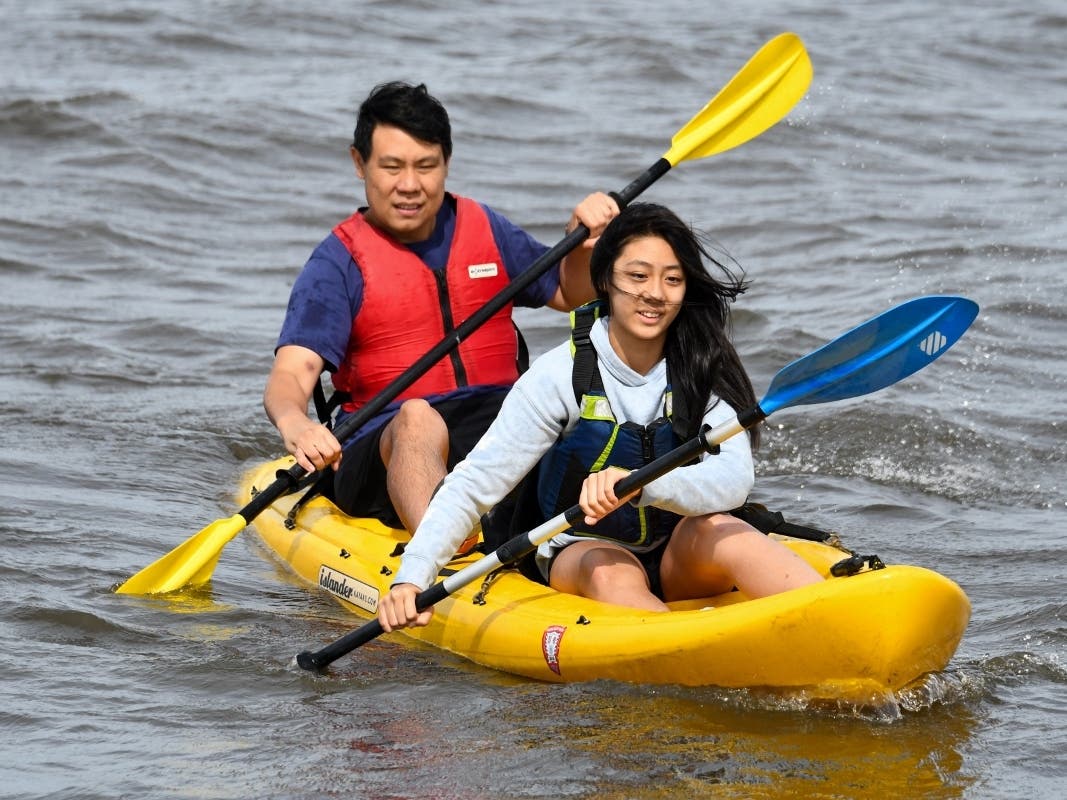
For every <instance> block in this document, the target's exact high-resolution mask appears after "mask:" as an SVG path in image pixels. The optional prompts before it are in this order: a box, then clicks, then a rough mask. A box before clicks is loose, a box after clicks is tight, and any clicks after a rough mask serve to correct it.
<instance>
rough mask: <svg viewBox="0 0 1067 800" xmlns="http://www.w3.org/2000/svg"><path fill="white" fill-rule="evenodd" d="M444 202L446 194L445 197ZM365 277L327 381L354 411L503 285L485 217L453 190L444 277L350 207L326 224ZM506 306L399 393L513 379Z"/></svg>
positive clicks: (514, 346)
mask: <svg viewBox="0 0 1067 800" xmlns="http://www.w3.org/2000/svg"><path fill="white" fill-rule="evenodd" d="M446 202H447V200H446ZM333 232H334V234H335V235H336V236H337V238H338V239H340V240H341V242H342V243H344V245H345V247H346V248H348V251H349V252H350V253H351V254H352V258H353V259H355V262H356V264H357V265H358V266H359V270H360V272H361V273H362V275H363V303H362V305H361V306H360V309H359V313H358V314H356V318H355V319H354V320H353V321H352V333H351V337H350V338H349V345H348V352H347V353H346V354H345V359H344V362H343V363H342V364H341V365H340V367H339V368H338V370H337V372H336V373H334V375H333V385H334V387H335V388H336V389H338V390H340V391H345V392H348V393H350V394H351V396H352V398H351V400H350V401H349V402H347V403H345V405H344V409H345V410H346V411H354V410H355V409H357V408H359V407H360V406H362V405H364V404H365V403H367V402H368V401H369V400H370V399H371V398H372V397H374V396H375V395H376V394H378V393H379V392H380V391H381V390H382V389H384V388H385V387H386V386H388V385H389V384H390V383H391V382H392V381H393V380H395V379H396V378H397V377H398V376H399V375H400V374H401V373H402V372H404V370H406V369H407V368H408V367H410V366H411V365H412V364H413V363H415V362H416V361H417V360H418V359H419V358H420V357H422V356H423V355H425V354H426V353H427V352H428V351H429V350H430V349H431V348H433V347H434V345H436V344H438V343H440V342H441V341H442V340H443V339H444V338H445V336H446V335H447V334H448V333H451V332H452V331H453V330H455V328H456V327H457V326H458V325H460V324H461V323H462V322H463V321H464V320H466V319H467V318H468V317H469V316H471V315H472V314H473V313H474V312H475V311H477V310H478V309H479V308H481V307H482V306H484V305H485V304H486V303H487V302H488V301H489V300H490V299H491V298H493V297H494V296H495V295H496V294H497V293H498V292H500V291H501V290H502V289H503V288H504V287H505V286H506V285H507V284H508V274H507V270H506V269H505V268H504V260H503V258H501V256H500V252H499V251H498V250H497V246H496V242H495V241H494V239H493V231H492V229H491V227H490V225H489V217H488V215H487V214H486V213H485V210H484V209H483V208H482V207H481V206H480V205H478V203H476V202H474V201H473V200H469V199H467V198H464V197H456V228H455V232H454V234H453V237H452V247H451V249H450V251H449V256H448V263H447V265H446V267H445V269H444V272H443V274H439V273H435V272H434V271H433V270H432V269H430V268H429V267H428V266H426V264H425V263H423V261H422V260H421V259H420V258H419V257H418V256H417V255H415V254H414V253H413V252H412V251H411V250H409V249H408V248H407V247H405V246H404V245H402V244H400V243H399V242H396V241H395V240H394V239H392V238H391V237H389V236H388V235H386V234H384V233H383V232H381V231H380V230H378V229H377V228H375V227H374V226H373V225H371V224H370V223H368V222H367V221H366V220H365V219H364V218H363V215H362V214H360V213H358V212H357V213H355V214H353V215H352V216H351V217H349V218H348V219H347V220H345V221H344V222H342V223H341V224H340V225H338V226H337V227H335V228H334V230H333ZM511 306H512V304H511V303H508V304H507V305H506V306H504V308H502V309H501V310H500V311H498V312H497V313H496V314H495V315H493V316H492V317H491V318H490V319H489V320H488V321H487V322H486V323H485V324H484V325H482V326H481V327H480V328H478V330H476V331H475V332H474V333H472V334H471V335H470V336H468V337H467V339H465V340H464V341H463V342H461V343H460V345H459V347H458V348H457V349H456V350H453V351H452V353H451V355H449V356H446V357H444V358H442V359H441V360H440V361H438V362H437V363H436V364H434V365H433V366H432V367H431V368H430V369H429V370H428V371H427V372H426V373H425V374H424V375H423V376H422V377H420V378H419V379H418V380H417V381H415V383H413V384H412V385H411V386H409V387H408V388H407V389H406V390H404V391H403V392H402V393H401V394H400V395H398V398H397V399H400V400H405V399H409V398H413V397H426V396H428V395H432V394H441V393H444V392H449V391H452V390H454V389H457V388H459V387H460V386H477V385H484V384H489V385H505V386H510V385H511V384H512V383H514V382H515V380H516V379H517V378H518V377H519V372H518V368H517V366H516V357H517V350H518V345H517V342H516V338H515V330H514V328H513V326H512V323H511Z"/></svg>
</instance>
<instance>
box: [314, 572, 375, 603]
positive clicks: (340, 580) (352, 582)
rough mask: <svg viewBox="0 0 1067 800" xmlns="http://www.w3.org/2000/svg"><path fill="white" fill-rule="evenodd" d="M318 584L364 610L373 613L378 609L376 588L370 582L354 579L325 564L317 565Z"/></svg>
mask: <svg viewBox="0 0 1067 800" xmlns="http://www.w3.org/2000/svg"><path fill="white" fill-rule="evenodd" d="M319 586H321V587H322V588H323V589H325V590H326V591H327V592H329V593H330V594H332V595H335V596H336V597H340V598H341V599H342V600H345V601H347V602H349V603H351V604H352V605H354V606H359V607H360V608H362V609H363V610H364V611H367V612H370V613H371V614H374V613H375V612H376V611H377V610H378V590H377V589H375V588H374V587H373V586H371V585H370V584H367V583H364V582H363V581H359V580H356V579H355V578H353V577H352V576H351V575H345V574H344V573H343V572H338V571H337V570H335V569H330V568H329V567H327V566H326V565H325V564H322V565H321V566H320V567H319Z"/></svg>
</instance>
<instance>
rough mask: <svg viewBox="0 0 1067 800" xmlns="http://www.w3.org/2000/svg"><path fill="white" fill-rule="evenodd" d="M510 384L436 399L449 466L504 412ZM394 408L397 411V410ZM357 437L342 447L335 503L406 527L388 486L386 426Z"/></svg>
mask: <svg viewBox="0 0 1067 800" xmlns="http://www.w3.org/2000/svg"><path fill="white" fill-rule="evenodd" d="M507 393H508V388H507V387H500V388H499V389H492V390H489V391H487V392H486V393H485V394H477V395H473V396H468V397H463V398H457V399H447V398H446V399H444V400H441V401H437V402H432V403H431V404H430V405H431V406H433V408H434V410H436V411H437V413H438V414H440V415H441V417H442V419H444V421H445V425H446V426H447V427H448V463H447V468H448V471H449V472H451V471H452V469H453V467H455V466H456V464H458V463H459V462H460V461H462V460H463V459H464V458H466V457H467V453H469V452H470V451H471V450H472V449H473V448H474V445H476V444H477V443H478V440H479V439H481V438H482V435H483V434H484V433H485V432H486V430H488V428H489V426H490V425H491V424H492V422H493V420H494V419H496V415H497V413H498V412H499V411H500V405H501V403H503V402H504V398H505V397H506V396H507ZM394 413H395V412H394ZM386 424H387V423H382V424H381V425H380V426H379V427H378V429H377V430H376V431H375V432H374V433H371V434H368V435H367V436H363V437H361V438H359V439H357V440H356V441H355V442H353V443H352V444H350V445H348V446H347V447H345V449H344V457H343V458H342V459H341V466H340V468H339V469H338V470H337V472H336V474H335V476H334V480H333V492H332V499H333V501H334V503H336V504H337V507H338V508H340V509H341V510H342V511H344V512H345V513H346V514H349V515H351V516H355V517H373V518H375V519H377V520H379V521H381V522H382V523H383V524H384V525H388V526H390V527H393V528H399V527H402V523H401V522H400V518H399V517H398V516H397V514H396V509H395V508H393V503H392V501H391V500H390V499H389V493H388V492H387V491H386V486H385V464H384V463H382V454H381V447H380V443H381V439H382V431H384V430H385V425H386Z"/></svg>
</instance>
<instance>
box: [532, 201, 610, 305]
mask: <svg viewBox="0 0 1067 800" xmlns="http://www.w3.org/2000/svg"><path fill="white" fill-rule="evenodd" d="M618 215H619V206H618V204H617V203H616V202H615V200H614V199H612V198H611V197H610V196H609V195H606V194H604V193H603V192H594V193H593V194H591V195H589V196H588V197H586V198H585V199H584V200H582V202H580V203H579V204H578V205H577V206H576V207H575V209H574V213H572V214H571V218H570V220H569V221H568V222H567V227H566V231H567V233H570V232H571V231H573V230H574V229H575V228H577V227H578V225H579V224H582V225H585V226H586V227H587V228H589V238H588V239H586V240H585V241H584V242H582V244H581V245H580V246H579V247H576V248H575V249H574V250H572V251H571V252H570V253H568V254H567V255H566V256H565V257H564V258H563V261H561V262H560V265H559V287H558V288H557V289H556V293H555V294H554V295H553V296H552V299H551V300H549V301H548V303H546V305H547V306H549V308H554V309H556V310H557V311H570V310H571V309H572V308H577V307H578V306H580V305H582V304H583V303H588V302H589V301H590V300H592V299H593V298H595V297H596V290H595V289H594V288H593V283H592V281H591V280H590V279H589V259H590V257H591V256H592V254H593V245H595V244H596V240H597V238H598V237H599V236H600V234H601V233H603V232H604V228H605V227H606V226H607V224H608V223H609V222H611V221H612V220H613V219H615V217H617V216H618Z"/></svg>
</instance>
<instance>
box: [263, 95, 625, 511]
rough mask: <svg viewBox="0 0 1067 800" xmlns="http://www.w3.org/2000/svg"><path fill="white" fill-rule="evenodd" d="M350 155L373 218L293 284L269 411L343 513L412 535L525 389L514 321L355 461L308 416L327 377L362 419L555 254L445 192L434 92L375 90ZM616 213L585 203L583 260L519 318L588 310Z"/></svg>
mask: <svg viewBox="0 0 1067 800" xmlns="http://www.w3.org/2000/svg"><path fill="white" fill-rule="evenodd" d="M350 152H351V157H352V161H353V163H354V164H355V168H356V174H357V175H358V176H359V178H360V179H361V180H362V181H363V182H364V188H365V193H366V200H367V206H366V207H365V208H362V209H360V210H359V211H358V212H357V213H355V214H353V215H352V216H351V217H349V218H348V219H347V220H345V221H344V222H342V223H341V224H339V225H338V226H337V227H335V228H334V230H333V232H332V233H331V234H330V235H329V236H327V237H326V239H325V240H323V242H322V243H321V244H319V246H318V248H316V250H315V251H314V252H313V253H312V255H311V258H310V259H309V260H308V262H307V264H306V265H305V266H304V269H303V271H302V272H301V274H300V276H299V277H298V278H297V281H296V283H295V284H294V286H293V289H292V293H291V295H290V298H289V306H288V310H287V312H286V317H285V322H284V324H283V326H282V331H281V335H280V336H279V339H278V345H277V349H276V351H275V359H274V365H273V367H272V369H271V372H270V375H269V377H268V379H267V385H266V388H265V390H264V393H263V405H264V408H265V410H266V412H267V416H268V417H269V418H270V420H271V422H273V423H274V425H275V427H276V428H277V429H278V432H279V433H280V435H281V437H282V441H283V442H284V443H285V447H286V449H287V450H288V451H289V452H290V453H291V454H293V456H295V457H296V459H297V461H298V462H299V463H300V465H301V466H302V467H303V468H304V469H305V470H308V471H309V472H311V471H314V470H321V469H325V468H326V467H327V466H331V465H332V466H333V468H334V469H335V476H334V481H333V497H334V500H335V501H336V502H337V504H338V506H339V507H340V508H341V509H342V510H343V511H345V512H346V513H350V514H354V515H359V516H371V517H376V518H378V519H380V520H381V521H382V522H384V523H386V524H389V525H393V526H403V527H405V528H407V529H408V530H410V531H414V530H415V528H417V527H418V524H419V522H420V521H421V520H422V516H423V513H424V512H425V510H426V507H427V505H428V504H429V501H430V496H431V495H432V493H433V491H434V489H435V488H436V487H437V485H438V484H439V483H440V481H441V480H442V479H443V478H444V476H445V474H446V473H447V471H448V470H449V469H451V468H452V467H453V466H455V464H457V463H459V461H461V460H463V458H464V457H465V456H466V454H467V452H468V451H469V450H470V449H471V448H472V447H473V446H474V445H475V444H476V443H477V441H478V439H479V438H480V437H481V435H482V434H483V433H484V432H485V430H486V429H487V428H488V427H489V424H490V423H491V422H492V420H493V418H494V417H495V416H496V412H497V410H498V409H499V407H500V403H501V402H502V401H503V398H504V395H505V394H506V392H507V389H508V387H509V386H510V385H511V384H512V383H513V382H514V380H515V379H516V378H517V377H518V369H517V366H516V359H517V353H518V348H517V342H516V335H515V332H514V329H513V326H512V323H511V308H510V306H508V307H505V308H504V309H502V310H501V311H500V312H498V313H497V314H496V315H495V316H494V317H493V318H492V319H490V320H489V321H487V322H486V323H485V325H483V326H482V327H481V328H479V330H478V331H476V332H475V333H473V334H472V335H471V336H470V337H469V338H468V339H467V340H465V341H464V342H463V343H462V344H461V345H460V346H459V347H458V348H457V349H456V350H454V351H453V353H452V354H451V356H450V357H446V358H444V359H442V360H441V361H440V362H438V364H436V365H435V366H434V367H432V368H431V369H430V370H429V371H428V372H427V373H426V374H425V375H424V376H423V377H422V378H420V379H419V380H418V381H416V382H415V383H414V384H413V385H412V386H411V387H409V388H408V389H407V390H405V392H403V393H402V394H401V395H400V397H399V399H398V401H397V402H395V403H393V404H391V405H390V406H389V407H388V408H387V409H386V410H385V411H384V412H383V413H382V414H380V415H379V416H378V417H376V418H374V419H373V420H371V421H370V422H368V423H367V424H366V425H365V426H363V428H362V429H361V430H360V431H358V432H357V433H356V434H355V435H354V436H353V437H352V439H350V440H349V441H348V442H346V443H345V446H344V452H343V458H342V447H341V444H340V443H339V442H338V441H337V439H336V438H335V437H334V436H333V434H332V433H331V432H330V430H329V428H327V427H326V426H324V425H323V424H321V423H320V422H318V421H316V420H313V419H311V418H310V417H309V416H308V413H307V409H308V403H309V400H310V398H311V397H312V394H313V391H314V389H315V387H316V385H317V384H318V382H319V375H320V374H321V373H322V371H323V370H329V371H330V372H331V375H332V381H333V384H334V387H335V388H336V389H338V390H340V391H343V392H346V393H348V394H349V395H350V398H349V400H348V401H347V402H346V403H345V404H344V405H343V406H342V413H351V412H352V411H355V410H356V409H357V408H359V406H361V405H363V404H365V403H367V402H368V401H369V400H370V399H371V398H372V397H374V396H375V395H376V394H377V393H378V392H379V391H381V390H382V389H384V388H385V387H387V386H388V385H389V384H390V383H391V382H392V380H393V379H394V378H396V377H397V376H399V375H400V374H401V373H402V372H403V371H404V370H405V369H406V368H407V367H409V366H410V365H411V364H412V363H414V362H415V361H416V360H417V359H418V358H419V357H420V356H422V355H423V354H424V353H426V352H427V351H429V350H430V349H431V348H432V347H433V346H434V345H436V344H437V343H438V342H440V341H441V340H442V339H444V337H445V335H446V334H447V333H448V332H450V331H451V330H453V329H454V328H455V327H456V326H458V325H459V324H460V323H462V322H463V321H464V320H465V319H466V318H467V317H469V316H471V314H472V313H473V312H474V311H476V310H477V309H478V308H480V307H482V306H483V305H484V304H485V303H486V302H487V301H488V300H489V299H491V298H492V297H493V296H495V295H496V294H497V293H498V292H499V291H500V290H501V289H502V288H503V287H504V286H506V285H507V283H508V281H509V279H510V278H513V277H514V276H516V275H518V274H519V273H521V272H522V271H523V270H524V269H525V268H526V267H527V266H529V265H530V264H531V263H532V262H533V261H534V260H535V259H536V258H538V257H539V256H541V255H542V254H543V253H544V252H545V251H546V250H547V248H546V247H545V246H544V245H542V244H539V243H538V242H536V241H535V240H534V239H533V238H532V237H530V236H529V235H528V234H527V233H525V232H524V231H523V230H522V229H520V228H518V227H517V226H515V225H513V224H512V223H511V222H509V221H508V220H507V219H506V218H504V217H503V216H502V215H500V214H498V213H497V212H495V211H493V210H492V209H489V208H488V207H486V206H483V205H481V204H479V203H475V202H474V201H472V200H468V199H466V198H462V197H457V196H454V195H452V194H449V193H448V192H446V191H445V179H446V177H447V175H448V163H449V159H450V157H451V155H452V138H451V127H450V124H449V119H448V114H447V112H446V111H445V109H444V107H443V106H442V105H441V104H440V103H439V102H438V101H437V100H436V99H435V98H434V97H432V96H431V95H430V94H429V93H428V92H427V90H426V87H425V85H419V86H412V85H409V84H405V83H400V82H395V83H388V84H382V85H380V86H378V87H376V88H375V89H374V90H373V91H372V92H371V94H370V95H369V96H368V98H367V99H366V100H365V101H364V102H363V104H362V105H361V106H360V110H359V115H358V119H357V123H356V129H355V135H354V140H353V144H352V146H351V148H350ZM618 211H619V209H618V206H617V205H616V203H615V201H614V200H612V199H611V198H610V197H608V196H607V195H605V194H602V193H595V194H592V195H590V196H589V197H587V198H586V199H585V200H583V201H582V202H581V203H580V204H579V205H578V206H577V207H576V208H575V210H574V212H573V214H572V216H571V219H570V221H569V222H568V223H567V229H568V230H573V229H574V227H575V226H577V225H578V224H584V225H585V226H586V227H588V228H589V230H590V232H591V235H590V240H589V241H588V242H587V243H586V246H583V247H581V248H578V249H577V250H575V251H573V252H572V253H571V254H570V255H569V256H567V257H566V258H565V259H563V262H562V263H561V264H560V265H559V266H558V267H555V268H553V269H551V270H549V271H548V272H547V273H546V274H545V275H543V276H542V277H541V278H540V279H539V280H538V281H536V282H534V283H533V284H532V285H531V286H530V287H528V288H527V289H525V290H524V291H523V292H522V293H521V294H520V295H519V296H518V297H516V298H515V301H514V302H515V303H516V304H518V305H522V306H529V307H538V306H542V305H548V306H550V307H552V308H555V309H558V310H561V311H566V310H570V309H571V308H574V307H576V306H578V305H581V304H582V303H584V302H587V301H588V300H591V299H592V298H593V297H594V291H593V287H592V285H591V283H590V281H589V254H590V248H591V242H592V241H593V240H595V238H596V237H597V236H599V234H600V232H601V231H602V230H603V229H604V226H605V225H607V223H608V222H609V221H610V220H611V219H612V218H613V217H614V216H616V215H617V214H618Z"/></svg>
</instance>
